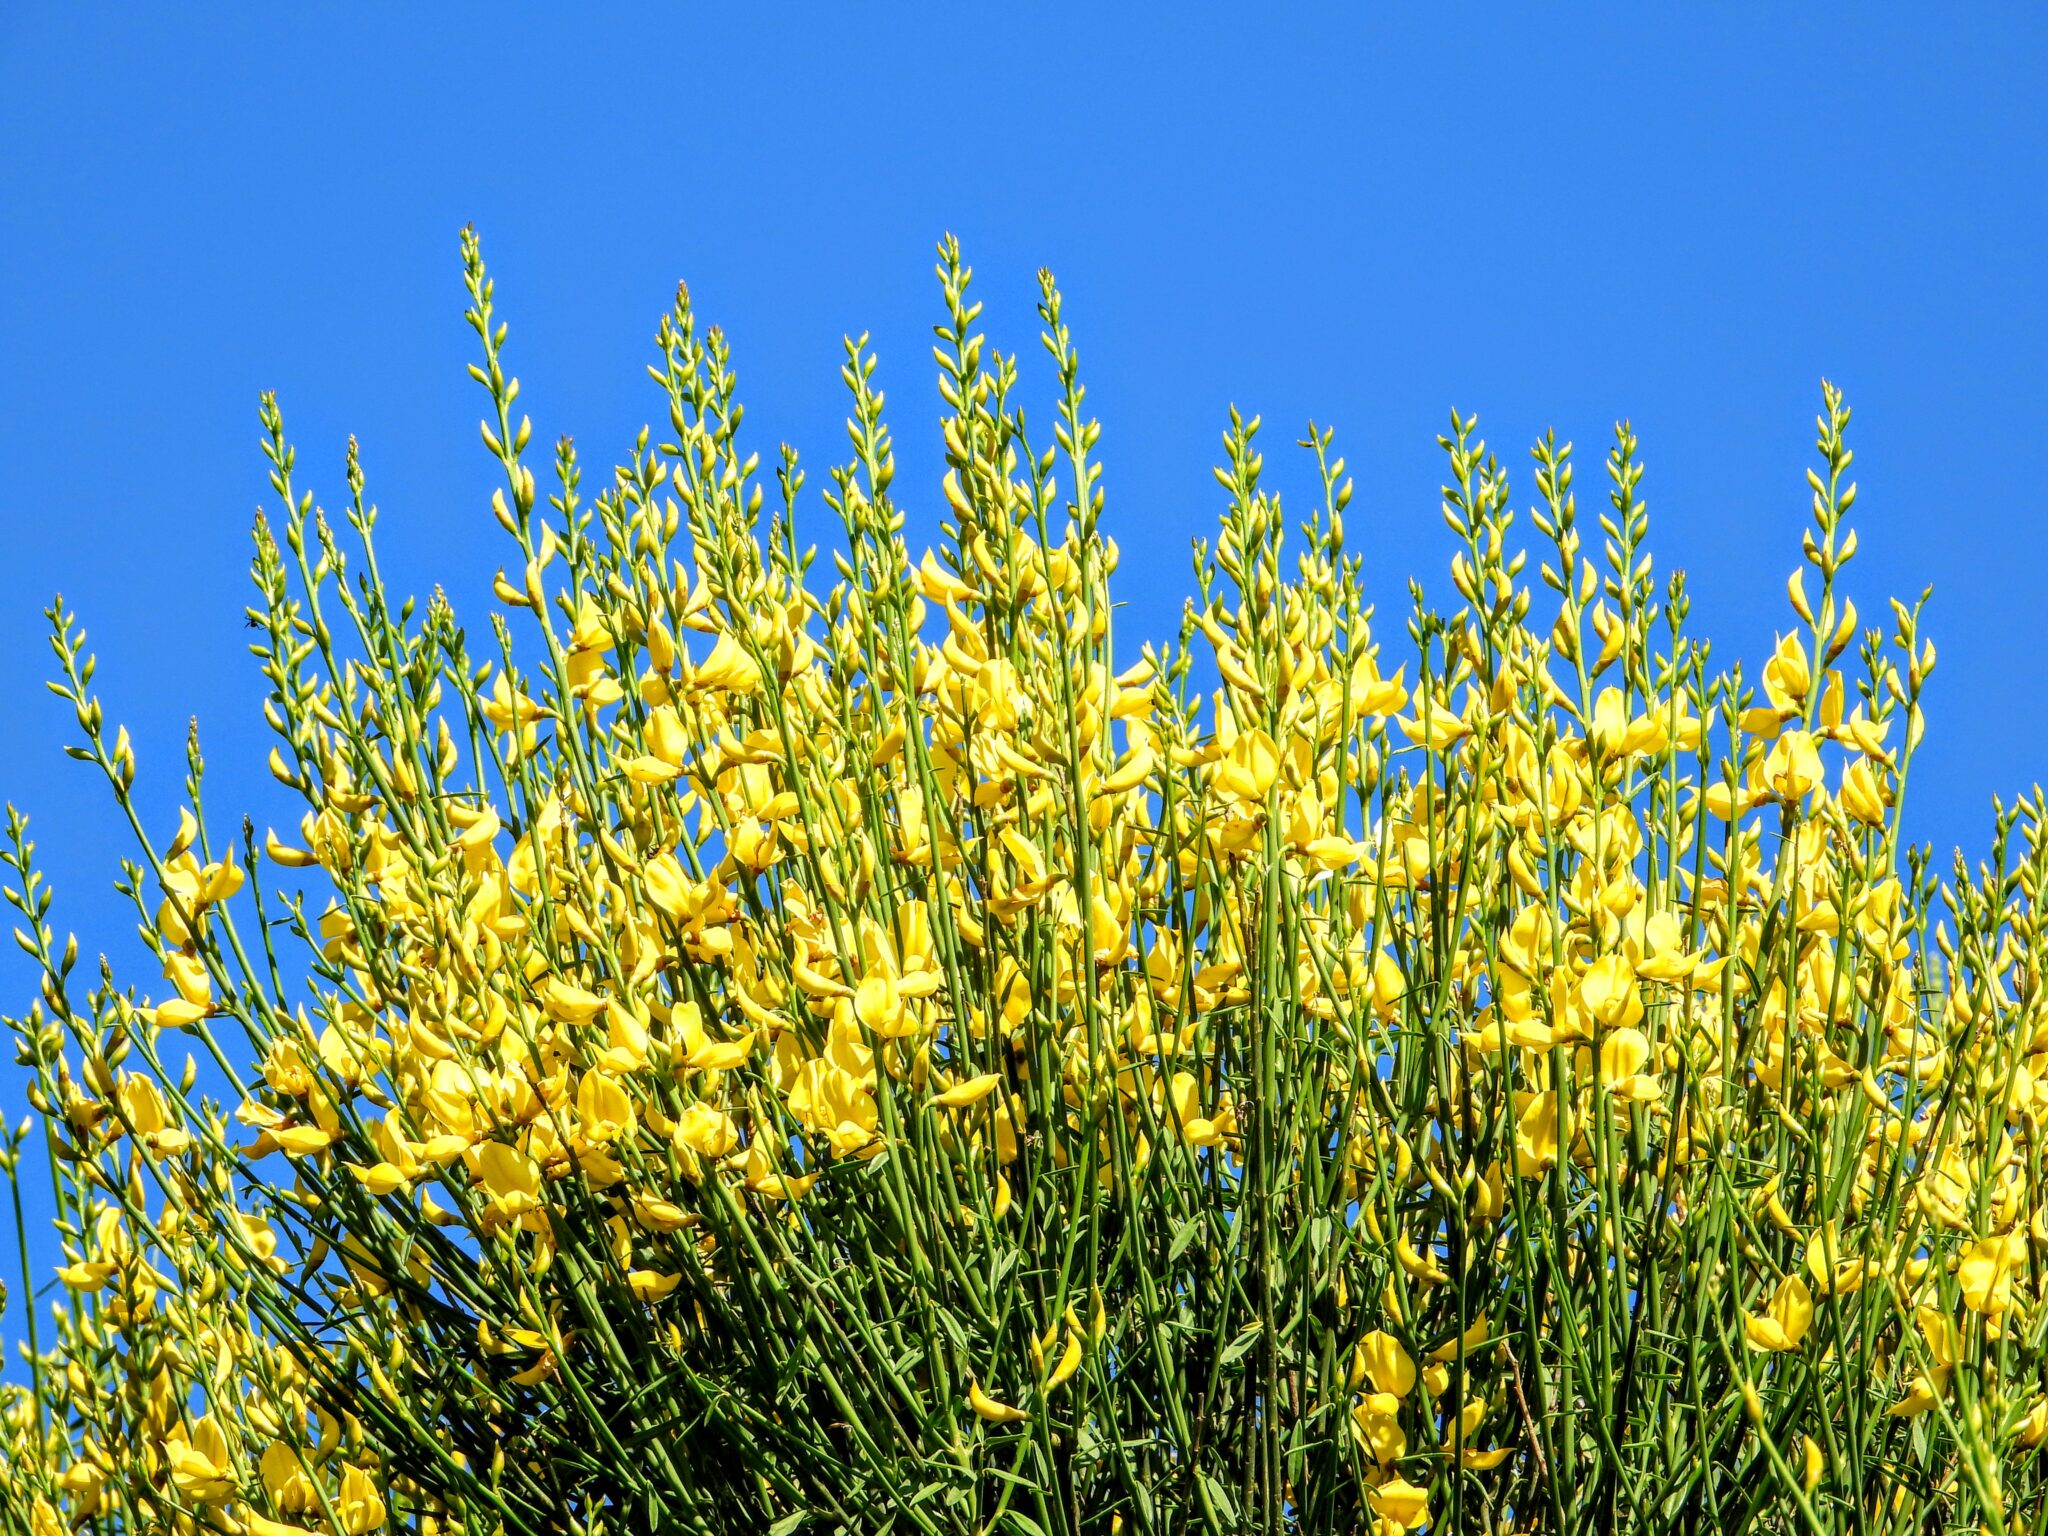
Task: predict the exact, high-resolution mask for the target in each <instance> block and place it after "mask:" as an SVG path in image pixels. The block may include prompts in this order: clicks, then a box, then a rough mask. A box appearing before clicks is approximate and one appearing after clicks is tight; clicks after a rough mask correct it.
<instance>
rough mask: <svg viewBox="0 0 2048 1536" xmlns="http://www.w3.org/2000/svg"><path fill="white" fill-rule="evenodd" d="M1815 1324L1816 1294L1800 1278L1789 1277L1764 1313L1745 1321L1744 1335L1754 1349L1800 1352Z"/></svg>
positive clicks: (1743, 1325)
mask: <svg viewBox="0 0 2048 1536" xmlns="http://www.w3.org/2000/svg"><path fill="white" fill-rule="evenodd" d="M1812 1324H1813V1293H1812V1292H1811V1291H1809V1290H1807V1288H1806V1282H1805V1281H1804V1280H1802V1279H1800V1278H1799V1276H1798V1275H1796V1274H1788V1275H1786V1276H1785V1278H1784V1279H1782V1280H1780V1281H1779V1282H1778V1288H1777V1290H1775V1291H1773V1292H1772V1293H1771V1300H1770V1304H1769V1305H1768V1306H1767V1307H1765V1309H1764V1310H1763V1311H1762V1312H1761V1313H1753V1314H1751V1315H1749V1316H1746V1317H1744V1318H1743V1320H1742V1331H1743V1333H1744V1334H1745V1335H1746V1336H1747V1337H1748V1339H1749V1347H1750V1348H1751V1349H1761V1350H1769V1351H1782V1350H1788V1349H1797V1348H1798V1347H1799V1342H1800V1340H1802V1339H1804V1338H1805V1337H1806V1330H1807V1329H1808V1328H1809V1327H1811V1326H1812Z"/></svg>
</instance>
